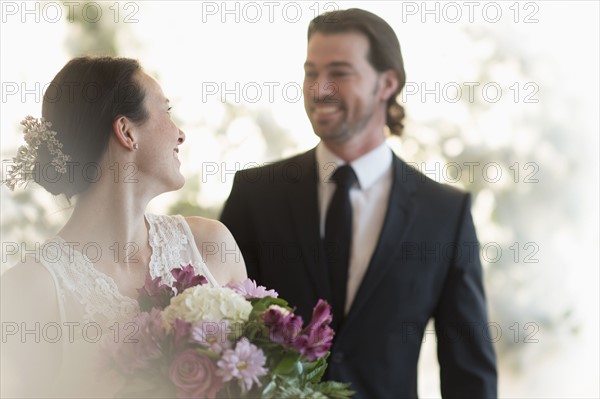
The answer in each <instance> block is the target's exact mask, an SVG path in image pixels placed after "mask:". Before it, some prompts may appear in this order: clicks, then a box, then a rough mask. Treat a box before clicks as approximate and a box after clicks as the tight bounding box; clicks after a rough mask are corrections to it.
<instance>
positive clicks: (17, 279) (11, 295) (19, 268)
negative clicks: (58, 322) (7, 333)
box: [0, 258, 58, 320]
mask: <svg viewBox="0 0 600 399" xmlns="http://www.w3.org/2000/svg"><path fill="white" fill-rule="evenodd" d="M0 286H1V287H0V292H1V294H2V314H3V315H4V316H7V315H11V316H14V317H18V318H23V319H27V318H34V319H36V320H38V319H39V318H40V317H43V318H47V319H55V318H56V317H55V316H57V315H58V306H57V305H56V288H55V286H54V280H53V279H52V276H51V275H50V273H49V272H48V270H46V268H45V267H44V266H43V265H42V264H41V263H39V262H38V261H37V260H36V259H34V258H25V259H23V261H22V262H20V263H18V264H16V265H14V266H12V267H11V268H9V269H8V270H6V271H5V272H4V273H3V274H2V276H1V277H0Z"/></svg>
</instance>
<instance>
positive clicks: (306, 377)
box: [104, 266, 353, 398]
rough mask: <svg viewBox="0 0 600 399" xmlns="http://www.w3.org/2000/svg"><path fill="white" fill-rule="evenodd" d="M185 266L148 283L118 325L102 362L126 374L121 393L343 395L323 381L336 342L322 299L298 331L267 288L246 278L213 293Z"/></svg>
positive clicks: (342, 387) (338, 386)
mask: <svg viewBox="0 0 600 399" xmlns="http://www.w3.org/2000/svg"><path fill="white" fill-rule="evenodd" d="M194 273H195V272H194V268H193V267H192V266H186V267H183V268H180V269H174V270H172V274H173V277H174V278H175V280H176V281H175V283H174V284H173V287H169V286H167V285H163V284H161V280H160V278H156V279H151V278H150V277H149V276H148V277H147V279H146V283H145V285H144V287H142V288H141V289H139V290H138V292H139V294H140V295H139V298H138V302H139V305H140V310H141V313H140V314H139V315H138V316H136V317H135V318H134V319H133V320H132V321H131V322H129V323H125V324H123V325H122V326H121V329H122V330H123V331H122V332H123V334H121V335H120V337H121V339H120V340H118V341H116V342H110V343H109V344H108V347H107V348H106V349H107V350H105V351H104V356H105V361H107V362H108V363H109V365H110V366H112V368H113V369H115V370H116V371H117V372H118V373H119V374H120V375H122V376H123V377H125V379H126V384H125V388H124V389H123V390H121V391H120V392H119V393H118V395H119V396H125V397H132V396H136V395H137V396H143V397H149V396H155V397H156V396H160V397H178V398H205V397H206V398H221V397H225V398H238V397H239V398H246V397H262V398H348V397H350V396H351V395H352V393H353V392H352V391H349V390H348V389H347V387H348V385H349V384H342V383H338V382H333V381H328V382H321V381H320V380H321V377H322V376H323V373H324V372H325V369H326V367H327V363H326V360H327V357H328V355H329V348H330V347H331V342H332V339H333V334H334V333H333V330H332V329H331V327H329V323H330V322H331V313H330V306H329V305H328V304H327V303H326V302H325V301H323V300H319V302H318V303H317V304H316V306H315V308H314V310H313V317H312V320H311V321H310V323H308V325H306V326H304V325H303V324H304V323H303V320H302V318H301V317H300V316H297V315H295V314H294V312H293V310H292V309H291V308H290V307H289V306H288V303H287V302H286V301H285V300H283V299H281V298H278V294H277V293H276V292H275V291H273V290H267V289H266V288H265V287H263V286H257V284H256V283H255V282H254V281H252V280H249V279H248V280H245V281H244V282H242V283H239V284H235V285H227V286H225V287H210V286H208V285H207V284H206V283H207V281H206V279H205V278H204V277H203V276H200V275H195V274H194Z"/></svg>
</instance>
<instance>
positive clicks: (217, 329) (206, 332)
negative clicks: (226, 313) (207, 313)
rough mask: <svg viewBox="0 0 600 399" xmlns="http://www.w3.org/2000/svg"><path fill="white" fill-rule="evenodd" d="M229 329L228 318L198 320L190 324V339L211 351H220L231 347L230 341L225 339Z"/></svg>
mask: <svg viewBox="0 0 600 399" xmlns="http://www.w3.org/2000/svg"><path fill="white" fill-rule="evenodd" d="M229 329H230V327H229V321H228V320H221V321H220V322H214V321H200V322H197V323H194V324H193V325H192V328H191V330H190V341H192V342H195V343H197V344H199V345H200V346H202V347H204V348H207V349H209V350H210V351H212V352H215V353H222V352H223V351H224V350H225V349H231V342H230V341H229V340H228V339H227V333H228V332H229Z"/></svg>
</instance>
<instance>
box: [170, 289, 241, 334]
mask: <svg viewBox="0 0 600 399" xmlns="http://www.w3.org/2000/svg"><path fill="white" fill-rule="evenodd" d="M251 311H252V305H251V304H250V302H248V301H247V300H246V299H244V297H243V296H241V295H240V294H238V293H237V292H235V291H233V290H232V289H230V288H226V287H209V286H208V285H197V286H195V287H190V288H188V289H186V290H185V291H183V292H182V293H181V294H179V295H177V296H175V297H173V298H172V299H171V304H170V305H169V306H167V307H166V308H165V310H164V311H163V313H162V316H163V320H164V321H165V322H166V323H168V325H172V324H173V322H174V321H175V319H183V320H185V321H187V322H190V323H194V322H197V321H218V320H223V319H226V320H230V321H232V322H234V323H235V322H245V321H248V317H249V316H250V312H251Z"/></svg>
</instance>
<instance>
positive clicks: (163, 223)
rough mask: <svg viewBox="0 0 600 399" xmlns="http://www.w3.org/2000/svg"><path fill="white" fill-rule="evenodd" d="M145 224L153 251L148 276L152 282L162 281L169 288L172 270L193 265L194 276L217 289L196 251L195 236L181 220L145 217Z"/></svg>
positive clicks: (165, 217) (184, 221) (198, 252)
mask: <svg viewBox="0 0 600 399" xmlns="http://www.w3.org/2000/svg"><path fill="white" fill-rule="evenodd" d="M146 220H147V221H148V225H149V231H148V235H149V242H150V246H151V248H152V256H151V257H150V275H151V276H152V277H153V278H155V277H161V278H162V280H163V282H164V283H166V284H168V285H170V286H172V285H173V282H174V278H173V276H172V274H171V270H172V269H174V268H177V267H182V266H187V265H192V266H194V268H195V269H196V273H197V274H202V275H203V276H205V277H206V279H207V280H208V282H209V283H210V284H211V286H215V287H216V286H219V283H218V282H217V281H216V279H215V278H214V276H213V275H212V274H211V273H210V271H209V269H208V267H207V266H206V263H205V262H204V259H203V258H202V255H201V254H200V251H198V247H197V246H196V240H195V238H194V235H193V234H192V231H191V229H190V226H189V225H188V223H187V221H186V220H185V218H184V217H183V216H181V215H175V216H167V215H152V214H146Z"/></svg>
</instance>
